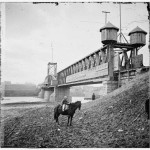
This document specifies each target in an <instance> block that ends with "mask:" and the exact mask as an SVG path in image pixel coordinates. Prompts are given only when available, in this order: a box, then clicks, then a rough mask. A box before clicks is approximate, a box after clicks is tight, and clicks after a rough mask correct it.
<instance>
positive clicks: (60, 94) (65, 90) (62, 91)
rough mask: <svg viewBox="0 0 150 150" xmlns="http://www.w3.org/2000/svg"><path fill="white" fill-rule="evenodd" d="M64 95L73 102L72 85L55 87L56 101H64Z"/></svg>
mask: <svg viewBox="0 0 150 150" xmlns="http://www.w3.org/2000/svg"><path fill="white" fill-rule="evenodd" d="M64 96H67V97H68V100H69V101H70V102H71V96H70V87H69V86H64V87H55V101H58V102H60V101H62V99H63V98H64Z"/></svg>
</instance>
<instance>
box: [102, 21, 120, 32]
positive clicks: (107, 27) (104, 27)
mask: <svg viewBox="0 0 150 150" xmlns="http://www.w3.org/2000/svg"><path fill="white" fill-rule="evenodd" d="M103 29H116V30H117V31H119V28H117V27H115V26H114V25H113V24H111V23H110V22H108V23H107V24H106V25H105V26H103V27H102V28H100V32H101V31H102V30H103Z"/></svg>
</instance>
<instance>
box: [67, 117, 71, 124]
mask: <svg viewBox="0 0 150 150" xmlns="http://www.w3.org/2000/svg"><path fill="white" fill-rule="evenodd" d="M69 120H70V116H68V123H67V126H68V125H69Z"/></svg>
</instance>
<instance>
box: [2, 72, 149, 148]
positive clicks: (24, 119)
mask: <svg viewBox="0 0 150 150" xmlns="http://www.w3.org/2000/svg"><path fill="white" fill-rule="evenodd" d="M148 88H149V76H148V73H145V74H143V75H141V76H139V77H137V78H136V79H133V80H132V81H130V82H129V84H128V85H126V86H124V87H121V88H119V89H117V90H115V91H114V92H112V93H110V94H108V95H107V96H105V97H103V98H101V99H98V100H95V101H92V102H88V103H86V104H83V105H82V108H81V111H78V110H77V111H76V114H75V116H74V118H73V126H72V127H67V126H66V123H67V117H66V116H60V118H59V119H60V123H61V124H60V126H58V125H56V124H55V122H54V120H53V108H51V107H49V106H47V107H43V108H37V109H36V110H33V111H29V112H28V113H26V114H24V115H23V116H21V117H15V118H12V119H10V120H8V121H6V122H4V143H3V145H2V146H3V147H59V148H61V147H76V148H77V147H79V148H82V147H93V148H94V147H148V143H149V135H148V133H149V127H148V123H147V119H146V117H147V116H146V114H145V110H144V102H145V100H146V99H147V98H148Z"/></svg>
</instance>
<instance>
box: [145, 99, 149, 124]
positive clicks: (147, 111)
mask: <svg viewBox="0 0 150 150" xmlns="http://www.w3.org/2000/svg"><path fill="white" fill-rule="evenodd" d="M145 111H146V113H147V119H148V122H149V98H148V99H147V100H146V102H145Z"/></svg>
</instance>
